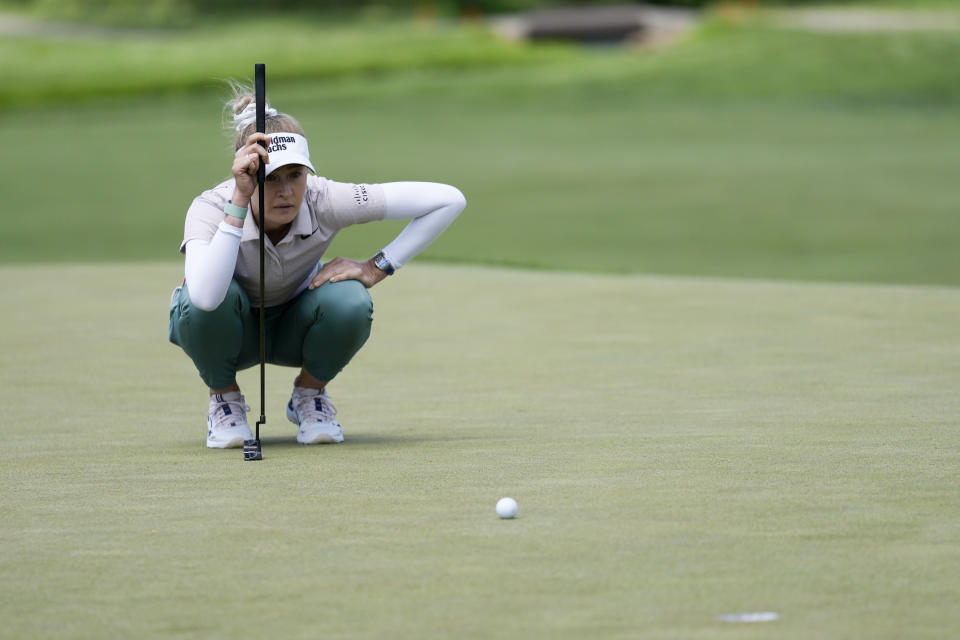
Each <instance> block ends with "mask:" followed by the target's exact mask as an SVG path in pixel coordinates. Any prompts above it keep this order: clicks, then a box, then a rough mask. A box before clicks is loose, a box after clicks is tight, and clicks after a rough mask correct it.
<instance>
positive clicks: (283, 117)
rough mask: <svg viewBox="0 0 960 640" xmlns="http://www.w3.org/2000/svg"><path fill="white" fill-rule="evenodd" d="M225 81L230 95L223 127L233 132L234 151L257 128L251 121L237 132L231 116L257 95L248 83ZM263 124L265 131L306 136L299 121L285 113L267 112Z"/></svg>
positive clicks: (251, 101)
mask: <svg viewBox="0 0 960 640" xmlns="http://www.w3.org/2000/svg"><path fill="white" fill-rule="evenodd" d="M227 82H228V84H229V85H230V90H231V92H232V96H231V97H230V99H229V100H227V102H226V104H225V105H224V109H223V116H224V118H223V126H224V128H225V129H229V130H230V131H232V132H234V133H235V136H236V137H235V139H234V141H233V150H234V151H236V150H238V149H240V148H241V147H242V146H243V145H244V144H245V143H246V142H247V137H248V136H249V135H250V134H251V133H254V132H255V131H256V130H257V123H256V122H254V123H251V124H249V125H247V126H246V127H245V128H244V129H243V130H242V131H239V132H237V131H236V127H235V123H234V120H233V117H234V116H235V115H237V114H239V113H240V112H241V111H243V110H244V109H245V108H246V107H247V106H248V105H250V104H252V103H254V102H256V100H257V97H256V94H255V93H254V90H253V87H251V86H250V85H249V84H244V83H242V82H237V81H236V80H228V81H227ZM267 104H270V101H269V100H268V101H267ZM265 124H266V126H265V127H264V129H265V130H266V131H265V133H280V132H289V133H298V134H300V135H301V136H303V137H306V136H307V134H306V133H304V131H303V127H301V126H300V123H299V122H297V119H296V118H294V117H293V116H291V115H289V114H286V113H280V112H277V113H276V115H269V114H268V115H267V116H266V120H265Z"/></svg>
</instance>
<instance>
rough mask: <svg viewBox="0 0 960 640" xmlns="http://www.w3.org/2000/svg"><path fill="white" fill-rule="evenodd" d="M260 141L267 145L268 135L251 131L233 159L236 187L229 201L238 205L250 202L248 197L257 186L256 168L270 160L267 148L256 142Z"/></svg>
mask: <svg viewBox="0 0 960 640" xmlns="http://www.w3.org/2000/svg"><path fill="white" fill-rule="evenodd" d="M260 141H263V142H264V143H265V144H267V145H269V144H270V137H269V136H268V135H267V134H265V133H251V134H250V135H249V136H248V137H247V143H246V144H245V145H244V146H243V147H241V149H240V150H239V151H237V155H236V157H235V158H234V159H233V169H232V171H233V178H234V180H235V181H236V188H235V189H234V197H233V198H231V199H230V201H231V202H232V203H233V204H235V205H237V206H238V207H245V206H247V205H248V204H249V203H250V198H252V197H253V192H254V190H255V189H256V188H257V169H258V168H259V167H260V163H261V162H263V163H264V164H267V163H268V162H269V161H270V159H269V156H268V155H267V150H266V149H265V148H264V147H261V146H260V145H259V144H258V143H259V142H260Z"/></svg>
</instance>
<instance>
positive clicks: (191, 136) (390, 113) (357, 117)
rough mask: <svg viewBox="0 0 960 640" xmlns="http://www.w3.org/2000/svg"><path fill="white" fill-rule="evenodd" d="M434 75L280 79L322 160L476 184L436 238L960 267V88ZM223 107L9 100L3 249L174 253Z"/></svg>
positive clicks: (355, 246)
mask: <svg viewBox="0 0 960 640" xmlns="http://www.w3.org/2000/svg"><path fill="white" fill-rule="evenodd" d="M430 82H432V81H430ZM428 84H430V83H429V82H428ZM430 86H432V87H433V88H434V89H435V90H433V91H429V92H427V91H425V92H423V93H418V92H415V91H414V92H411V91H410V89H409V87H407V86H404V87H400V86H397V85H394V84H391V83H390V82H386V83H385V86H384V87H383V88H382V93H380V94H377V95H374V94H373V93H366V94H364V93H362V92H363V91H364V89H361V88H356V89H355V90H356V91H357V92H358V93H356V94H350V93H349V92H347V93H345V94H340V95H337V94H334V95H333V96H331V95H328V94H327V92H326V89H325V88H324V87H323V86H305V85H283V86H280V87H277V88H276V90H274V91H273V92H272V99H273V100H274V102H275V103H276V104H277V105H279V106H280V108H281V109H284V110H287V111H290V112H292V113H294V114H296V115H298V116H299V117H300V118H301V120H302V121H303V124H304V126H305V127H306V129H307V132H308V133H309V134H310V135H311V139H312V140H315V141H316V142H314V143H313V144H312V145H311V148H312V152H313V155H314V160H315V164H316V166H317V167H318V168H319V170H320V172H321V173H322V174H324V175H327V176H329V177H331V178H334V179H339V180H346V181H368V182H376V181H389V180H434V181H440V182H448V183H451V184H455V185H457V186H458V187H460V188H461V189H462V190H463V191H464V193H465V194H466V195H467V198H468V201H469V205H468V208H467V210H466V211H465V213H464V214H463V216H462V217H461V219H460V220H458V221H457V223H456V224H455V225H454V226H453V227H452V228H451V229H450V230H449V231H448V232H447V233H446V234H445V235H444V236H443V237H442V239H441V240H440V241H439V242H437V243H436V244H435V245H434V246H433V247H431V248H430V249H428V250H427V252H425V253H424V254H423V256H422V257H421V258H420V259H426V260H429V259H434V260H444V261H466V262H479V263H493V264H504V265H516V266H534V267H543V268H562V269H574V270H590V271H618V272H634V273H638V272H652V273H685V274H713V275H734V276H763V277H775V278H791V279H827V280H858V281H880V282H883V281H887V282H907V283H909V282H917V283H934V284H952V285H956V284H960V262H958V260H960V258H958V254H957V252H956V247H957V246H958V244H960V223H958V219H957V216H956V206H955V205H956V198H955V182H956V179H955V177H956V175H958V173H960V151H958V148H957V145H955V144H953V141H954V140H956V139H958V138H960V123H958V121H957V119H956V118H955V117H954V111H953V109H947V108H937V107H930V106H927V107H915V106H914V107H907V106H891V105H878V106H866V107H852V106H847V105H823V104H775V103H769V102H761V103H755V102H747V103H722V102H719V103H716V104H710V103H706V102H698V101H691V100H686V101H672V100H671V101H658V100H644V99H643V98H642V96H640V95H639V93H640V88H639V87H634V88H633V89H632V91H633V92H634V93H633V95H632V97H631V96H629V95H621V96H619V97H617V98H614V99H610V100H606V99H601V98H595V97H594V95H593V94H591V93H589V92H588V93H584V94H582V95H574V94H573V93H572V92H571V91H570V89H569V87H567V86H564V87H563V88H560V89H557V90H555V91H554V90H548V89H544V90H542V91H539V92H531V93H528V94H520V95H519V97H518V98H517V99H516V100H510V99H509V98H507V97H504V96H499V95H495V96H489V95H488V96H484V95H482V91H480V90H477V94H474V93H471V90H470V89H469V88H468V87H467V85H466V84H465V83H461V84H456V83H453V88H452V89H451V90H450V92H449V93H444V92H443V90H442V89H439V88H437V87H436V85H433V84H431V85H430ZM461 89H462V92H461ZM344 91H346V89H344ZM551 97H553V98H557V99H555V100H554V99H551ZM218 109H219V103H218V100H217V99H216V97H213V96H209V95H201V96H191V97H182V98H169V99H163V100H158V101H155V102H150V103H146V102H136V103H127V104H117V105H97V106H96V107H94V106H87V107H80V108H75V109H59V108H52V109H43V110H38V111H36V112H32V113H20V114H19V115H16V116H8V117H5V118H2V119H0V134H2V135H3V136H5V137H7V138H8V139H16V138H17V137H18V136H21V137H22V136H24V135H25V133H26V132H29V136H30V144H23V145H20V146H19V147H18V152H17V154H16V156H15V157H13V156H8V157H6V158H5V159H3V160H0V181H2V184H3V192H4V197H5V199H6V202H7V206H8V207H9V210H10V211H11V212H12V213H13V215H11V216H9V217H8V219H7V221H6V224H5V232H4V234H2V237H0V256H2V260H3V261H7V262H22V261H48V260H57V261H72V260H78V259H79V260H143V259H162V258H169V259H172V260H176V259H177V254H176V250H177V247H178V245H179V242H180V238H181V234H182V225H183V215H184V212H185V210H186V207H187V205H188V204H189V202H190V200H191V199H192V198H193V197H194V196H195V195H196V194H198V193H200V192H201V191H202V190H203V189H205V188H208V187H209V186H212V185H214V184H216V183H217V182H219V181H220V180H221V179H223V178H224V176H226V175H228V172H229V163H230V157H231V155H230V150H229V143H228V141H227V139H226V138H225V137H223V136H221V133H220V130H219V120H218V118H219V112H218ZM399 228H400V226H398V225H396V224H378V225H368V226H366V227H358V228H356V229H350V230H348V231H347V232H345V233H344V234H343V235H342V236H341V237H340V238H339V239H338V240H337V242H336V243H335V245H334V247H333V248H332V250H331V253H330V254H329V255H330V256H332V255H336V254H343V255H347V256H350V257H353V258H364V259H365V258H366V257H369V255H372V254H373V252H375V251H376V250H377V249H378V248H380V247H381V246H383V244H385V243H386V242H388V241H389V240H390V239H391V238H392V237H393V235H394V234H395V233H396V232H397V231H398V230H399Z"/></svg>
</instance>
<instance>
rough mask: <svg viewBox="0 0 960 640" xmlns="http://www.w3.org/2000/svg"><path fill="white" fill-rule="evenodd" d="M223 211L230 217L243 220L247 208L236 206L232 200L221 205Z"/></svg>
mask: <svg viewBox="0 0 960 640" xmlns="http://www.w3.org/2000/svg"><path fill="white" fill-rule="evenodd" d="M223 212H224V213H225V214H227V215H228V216H230V217H231V218H239V219H240V220H243V219H244V218H246V217H247V208H246V207H238V206H237V205H235V204H233V203H232V202H227V204H226V205H225V206H224V207H223Z"/></svg>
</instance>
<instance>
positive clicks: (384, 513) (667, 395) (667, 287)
mask: <svg viewBox="0 0 960 640" xmlns="http://www.w3.org/2000/svg"><path fill="white" fill-rule="evenodd" d="M180 276H181V266H180V265H179V264H177V263H158V264H131V265H125V264H114V265H108V266H104V265H96V264H85V265H52V266H4V267H0V278H2V280H0V281H2V284H0V293H2V295H3V299H4V300H6V301H7V303H6V304H5V309H4V314H3V316H4V317H3V321H2V326H3V331H2V335H3V345H4V346H3V349H2V351H0V358H2V367H0V382H2V384H0V406H2V407H3V412H2V417H0V420H2V422H0V425H2V436H3V447H4V464H3V465H2V466H0V480H2V482H3V487H4V491H3V498H2V499H0V545H2V549H3V553H2V554H0V578H2V579H0V618H2V619H3V620H4V625H3V627H2V630H0V637H5V638H24V637H90V638H94V637H96V638H102V637H138V638H151V637H178V638H216V637H252V636H264V637H266V636H271V637H277V638H320V637H322V638H370V637H383V638H386V637H389V638H428V637H457V638H496V637H511V638H587V637H590V638H643V637H651V638H665V637H683V638H729V637H738V638H739V637H754V636H755V635H760V634H773V635H775V636H776V637H778V638H810V637H830V638H851V637H870V638H903V637H910V638H924V637H927V638H942V637H946V636H949V635H950V634H951V633H953V632H955V630H956V629H957V628H960V610H958V609H957V607H956V594H957V588H958V584H960V581H958V578H957V576H958V571H957V563H956V558H957V554H958V551H960V549H958V539H960V525H958V522H960V505H958V501H957V491H956V479H957V474H958V464H957V456H956V451H957V447H958V446H960V435H958V429H957V427H958V416H960V395H958V394H957V389H958V388H960V323H958V322H957V318H958V316H960V290H958V289H954V288H934V287H928V288H924V287H915V288H908V287H893V286H859V285H857V286H854V285H825V284H802V283H801V284H797V283H793V284H786V283H774V282H766V281H737V280H723V279H694V278H667V277H640V276H632V277H627V276H601V275H577V274H563V273H537V272H523V271H513V270H496V269H482V268H466V267H449V266H432V265H418V264H414V265H412V266H410V267H408V268H406V269H404V270H403V271H402V272H401V273H400V274H399V275H398V276H397V277H395V278H392V279H390V280H388V281H387V282H385V283H384V284H382V285H380V286H378V287H377V288H375V289H374V291H373V293H374V299H375V301H376V320H375V324H374V333H373V337H372V338H371V340H370V342H369V343H368V345H367V346H366V347H365V348H364V350H363V351H361V353H360V354H359V355H358V357H357V358H356V360H355V361H354V363H352V364H351V366H350V367H349V368H348V369H347V370H346V371H345V372H344V373H343V374H342V376H341V377H340V378H339V379H338V380H336V381H335V382H334V384H332V385H331V395H332V397H333V398H334V400H335V401H336V402H337V404H338V406H339V408H340V418H341V422H342V423H343V424H344V431H345V434H346V437H347V442H346V443H344V444H343V445H338V446H330V447H301V446H298V445H296V443H295V441H294V429H293V425H291V424H289V423H288V422H287V421H286V419H285V417H284V414H283V406H284V403H285V401H286V398H287V394H288V393H289V384H290V380H291V378H292V375H293V372H292V371H291V370H281V369H278V368H270V369H268V380H267V382H268V398H267V401H268V406H267V420H268V422H267V426H266V427H265V430H264V436H265V442H264V458H265V459H264V461H263V462H260V463H244V462H243V461H242V460H241V454H240V452H239V451H238V450H234V451H227V452H223V451H208V450H206V449H205V448H204V446H203V442H204V428H205V427H204V412H205V409H206V398H205V390H204V389H203V387H202V385H201V383H200V381H199V378H197V376H196V374H195V372H194V371H193V369H192V365H191V364H190V362H189V361H188V359H187V358H186V357H185V356H184V355H183V354H182V353H180V352H179V350H177V349H176V348H175V347H173V346H172V345H169V344H167V343H166V319H165V314H166V306H167V298H168V295H169V290H170V289H171V288H172V287H173V286H174V285H175V284H176V282H177V281H178V279H179V278H180ZM241 384H242V385H243V386H244V388H245V390H246V391H247V394H248V395H247V402H248V403H249V404H251V405H253V407H254V410H253V412H252V413H253V414H256V413H258V409H259V407H258V406H257V405H258V403H259V400H258V398H257V371H256V370H250V371H247V372H244V373H243V374H242V377H241ZM504 495H510V496H513V497H515V498H516V499H517V500H518V502H519V504H520V515H519V517H518V518H517V519H516V520H513V521H501V520H499V519H498V518H497V517H496V515H495V513H494V504H495V502H496V500H497V499H498V498H500V497H501V496H504ZM750 611H775V612H777V613H779V615H780V619H779V620H777V621H775V622H767V623H758V624H755V625H737V624H729V623H723V622H718V621H717V620H716V618H717V616H719V615H721V614H726V613H735V612H750ZM765 637H769V636H766V635H765Z"/></svg>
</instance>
